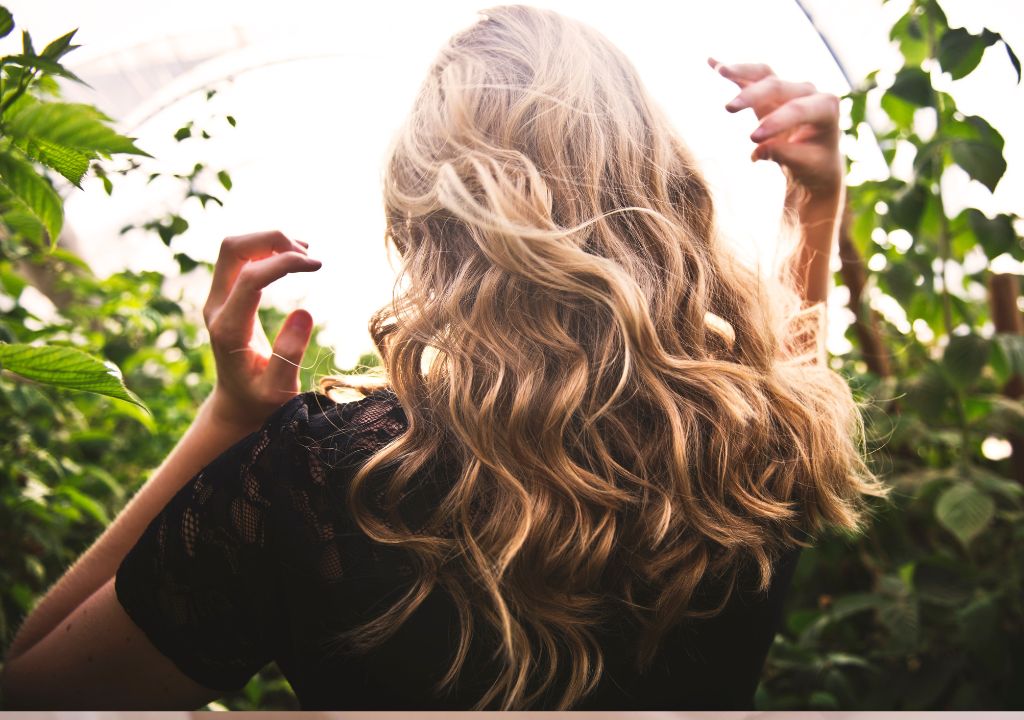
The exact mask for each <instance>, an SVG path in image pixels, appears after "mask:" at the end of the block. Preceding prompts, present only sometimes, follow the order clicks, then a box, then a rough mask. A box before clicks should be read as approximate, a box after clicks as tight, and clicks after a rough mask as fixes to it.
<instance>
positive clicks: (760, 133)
mask: <svg viewBox="0 0 1024 720" xmlns="http://www.w3.org/2000/svg"><path fill="white" fill-rule="evenodd" d="M767 134H768V131H767V130H765V129H764V128H763V127H759V128H758V129H757V130H755V131H754V132H752V133H751V134H750V139H751V140H753V141H754V142H760V141H761V140H764V138H765V136H766V135H767Z"/></svg>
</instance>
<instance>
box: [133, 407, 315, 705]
mask: <svg viewBox="0 0 1024 720" xmlns="http://www.w3.org/2000/svg"><path fill="white" fill-rule="evenodd" d="M300 407H304V406H303V405H302V402H301V400H299V399H293V400H291V401H289V402H288V403H286V404H285V405H283V406H282V407H281V408H279V409H278V410H277V411H276V412H275V413H274V415H272V416H271V417H270V419H268V420H267V422H266V423H265V424H264V426H263V427H262V428H261V429H260V430H259V431H258V432H255V433H253V434H251V435H249V436H248V437H245V438H243V439H242V440H240V441H239V442H238V443H237V444H235V445H234V446H233V447H231V448H230V449H228V450H227V451H226V452H224V453H223V454H222V455H220V456H219V457H218V458H216V459H215V460H213V462H211V463H210V464H209V465H207V466H206V467H205V468H204V469H203V470H202V471H201V472H199V474H197V475H196V476H195V477H194V478H193V479H192V480H191V481H190V482H189V483H188V484H186V485H185V486H184V487H183V488H182V489H181V490H180V491H179V492H178V493H177V495H175V496H174V498H173V499H172V500H171V501H170V502H169V503H168V504H167V506H166V507H165V508H164V509H163V510H162V511H161V512H160V514H159V515H157V516H156V518H155V519H154V520H153V522H152V523H151V524H150V525H149V527H148V528H147V529H146V531H145V532H144V533H143V535H142V537H141V538H140V539H139V541H138V543H137V544H136V545H135V546H134V547H133V548H132V549H131V550H130V551H129V553H128V555H127V556H126V557H125V559H124V561H123V562H122V563H121V566H120V567H119V568H118V571H117V576H116V580H115V588H116V591H117V597H118V600H119V601H120V603H121V605H122V606H123V607H124V609H125V611H126V612H127V613H128V615H129V616H130V617H131V618H132V620H133V621H134V622H135V623H136V625H138V626H139V627H140V628H141V629H142V631H143V632H144V633H145V634H146V635H147V636H148V637H149V639H150V640H151V641H152V642H153V644H154V645H155V646H156V648H157V649H158V650H159V651H160V652H161V653H163V654H164V655H165V656H167V657H168V658H169V659H170V660H172V661H173V662H174V663H175V665H177V666H178V668H179V669H181V671H182V672H184V673H185V674H186V675H188V676H189V677H191V678H192V679H193V680H195V681H196V682H198V683H200V684H201V685H204V686H205V687H208V688H211V689H214V690H222V691H229V690H235V689H237V688H239V687H241V686H243V685H244V684H245V683H246V682H247V681H248V679H249V678H250V677H251V676H252V675H253V674H254V673H256V672H257V671H258V670H259V669H260V668H261V667H263V666H264V665H265V664H267V663H268V662H270V661H271V660H272V659H273V657H274V648H275V644H276V642H277V640H278V633H279V632H280V630H279V628H280V625H281V623H280V620H278V619H277V618H279V617H280V613H281V607H282V601H281V599H280V594H279V590H278V588H279V583H276V582H275V577H276V576H278V574H279V573H278V565H279V561H278V560H277V559H276V558H275V555H274V552H273V541H274V537H275V529H276V526H277V524H278V520H276V519H275V514H274V510H275V508H276V507H278V506H279V505H280V504H279V503H277V502H276V497H277V496H278V494H279V493H280V485H282V484H283V483H282V481H284V480H285V479H286V478H287V477H288V474H289V471H290V468H289V465H290V461H291V460H293V459H294V452H293V451H292V448H291V446H292V445H293V444H294V443H295V433H294V426H293V425H292V424H290V422H289V421H290V419H291V418H292V416H294V415H295V413H296V411H297V410H298V409H300ZM291 472H294V470H293V469H292V470H291Z"/></svg>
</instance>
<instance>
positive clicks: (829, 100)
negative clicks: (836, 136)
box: [750, 93, 839, 142]
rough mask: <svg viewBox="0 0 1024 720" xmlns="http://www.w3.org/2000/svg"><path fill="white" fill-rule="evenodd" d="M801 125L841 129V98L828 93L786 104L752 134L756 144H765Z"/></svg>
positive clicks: (768, 116) (767, 117)
mask: <svg viewBox="0 0 1024 720" xmlns="http://www.w3.org/2000/svg"><path fill="white" fill-rule="evenodd" d="M799 125H814V126H817V127H821V128H828V129H832V128H835V130H836V132H838V128H839V98H838V97H836V96H835V95H829V94H827V93H816V94H814V95H805V96H803V97H798V98H795V99H793V100H790V101H789V102H787V103H785V104H784V105H782V106H781V107H779V108H777V109H776V110H774V111H772V112H770V113H768V115H767V116H765V117H764V118H763V119H762V120H761V124H760V125H758V127H757V129H756V130H754V132H753V133H751V134H750V139H751V140H753V141H754V142H763V141H765V140H767V139H768V138H771V137H775V136H776V135H779V134H780V133H783V132H787V131H789V130H792V129H794V128H796V127H797V126H799Z"/></svg>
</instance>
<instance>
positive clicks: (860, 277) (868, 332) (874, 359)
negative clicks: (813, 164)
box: [839, 202, 892, 377]
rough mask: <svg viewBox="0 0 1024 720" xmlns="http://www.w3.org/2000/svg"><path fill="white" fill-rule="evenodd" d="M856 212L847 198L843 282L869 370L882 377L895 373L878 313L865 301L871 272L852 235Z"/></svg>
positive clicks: (842, 247)
mask: <svg viewBox="0 0 1024 720" xmlns="http://www.w3.org/2000/svg"><path fill="white" fill-rule="evenodd" d="M852 222H853V216H852V213H851V212H850V204H849V202H847V204H846V207H845V208H844V209H843V219H842V222H841V223H840V225H839V259H840V260H841V261H842V267H841V268H840V270H839V272H840V274H841V275H842V277H843V284H844V285H846V287H847V288H849V290H850V310H852V311H853V315H854V318H855V319H854V321H853V327H854V331H855V332H856V333H857V339H858V340H859V341H860V349H861V355H862V356H863V357H864V362H865V363H867V366H868V370H870V371H871V372H873V373H874V374H875V375H878V376H879V377H889V376H890V375H892V366H891V364H890V362H889V353H888V351H887V350H886V348H885V343H883V342H882V335H881V332H879V329H878V316H877V315H876V314H875V312H874V311H873V310H871V308H870V306H868V305H867V303H866V302H864V298H863V295H864V285H865V284H866V283H867V272H866V271H865V269H864V261H863V260H862V259H861V257H860V253H859V252H858V251H857V246H856V245H854V244H853V240H852V239H851V238H850V225H851V223H852Z"/></svg>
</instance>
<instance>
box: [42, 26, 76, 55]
mask: <svg viewBox="0 0 1024 720" xmlns="http://www.w3.org/2000/svg"><path fill="white" fill-rule="evenodd" d="M76 32H78V28H75V29H74V30H72V31H71V32H69V33H67V34H66V35H61V36H60V37H59V38H57V39H56V40H54V41H53V42H52V43H50V44H49V45H47V46H46V47H45V48H43V52H42V57H44V58H49V59H50V60H60V59H61V58H62V57H64V56H65V55H67V54H68V53H69V52H71V51H72V50H74V49H76V48H78V47H81V46H80V45H72V44H71V38H73V37H74V36H75V33H76Z"/></svg>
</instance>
